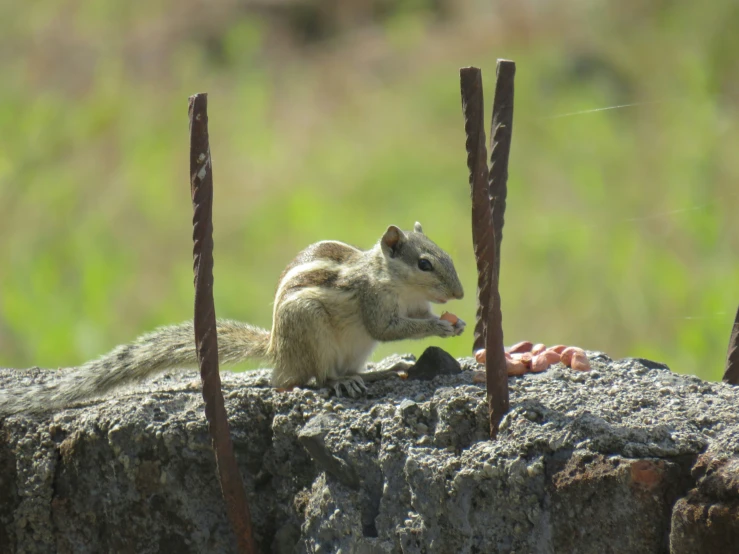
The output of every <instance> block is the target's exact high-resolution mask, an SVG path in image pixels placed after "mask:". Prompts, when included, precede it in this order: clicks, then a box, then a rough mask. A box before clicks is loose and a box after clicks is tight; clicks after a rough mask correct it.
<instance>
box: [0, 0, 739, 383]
mask: <svg viewBox="0 0 739 554" xmlns="http://www.w3.org/2000/svg"><path fill="white" fill-rule="evenodd" d="M98 4H99V6H98V8H96V9H92V8H91V9H89V10H84V11H83V12H80V13H78V14H77V17H78V18H79V19H78V20H77V22H78V25H79V26H78V28H77V30H76V32H78V33H79V34H80V36H87V35H88V34H92V35H94V36H95V37H96V38H97V40H98V41H102V42H101V44H103V43H104V44H105V45H106V46H105V48H101V49H100V51H99V52H98V53H97V55H98V58H97V59H96V62H95V63H93V64H91V66H85V71H84V72H83V73H84V74H85V75H86V78H87V80H86V81H85V85H84V86H82V87H81V89H80V90H77V89H76V88H75V87H74V86H72V87H71V88H70V87H66V86H55V85H49V84H45V85H43V84H39V79H40V80H41V81H43V79H41V78H40V77H39V70H38V67H37V65H38V63H39V62H38V56H35V57H34V55H33V53H32V52H31V50H30V46H28V45H25V46H24V49H28V50H23V54H26V55H25V56H24V55H21V56H20V57H18V58H17V59H15V61H14V62H13V63H12V64H11V63H10V62H8V64H7V68H6V69H7V74H6V77H7V78H6V79H4V80H3V82H2V84H0V128H2V129H4V132H3V134H2V137H0V146H1V147H0V233H2V236H3V242H2V246H1V247H0V366H29V365H41V366H49V367H57V366H68V365H74V364H77V363H80V362H82V361H84V360H85V359H88V358H91V357H94V356H97V355H99V354H101V353H103V352H105V351H106V350H108V349H110V348H111V347H113V346H114V345H116V344H119V343H122V342H127V341H129V340H131V339H133V338H134V337H135V336H136V335H138V334H140V333H142V332H145V331H147V330H149V329H151V328H153V327H154V326H157V325H160V324H167V323H172V322H177V321H181V320H185V319H187V318H189V317H191V312H192V268H191V240H190V236H191V227H190V225H191V205H190V198H189V183H188V175H187V169H188V168H187V111H186V110H187V96H188V95H189V94H192V93H194V92H198V91H208V92H209V93H210V106H209V112H210V134H211V147H212V151H213V159H214V180H215V187H216V192H215V195H216V196H215V207H214V210H215V215H214V221H215V244H216V251H215V260H216V261H215V264H216V265H215V296H216V307H217V312H218V315H219V317H230V318H237V319H243V320H247V321H250V322H252V323H255V324H260V325H263V326H267V327H268V326H269V325H270V319H271V300H272V294H273V292H274V287H275V280H276V278H277V276H278V275H279V274H280V272H281V270H282V268H283V267H284V265H285V264H286V263H287V262H288V261H289V260H290V259H291V257H292V256H293V255H294V254H295V253H297V251H298V250H300V249H301V248H303V247H304V246H306V245H307V244H309V243H311V242H314V241H317V240H322V239H327V238H332V239H338V240H343V241H346V242H349V243H352V244H355V245H357V246H360V247H363V248H369V247H370V246H371V245H372V244H373V243H374V242H375V241H376V240H377V239H378V238H379V236H380V234H381V233H382V231H383V230H384V228H385V227H386V226H387V225H388V224H390V223H395V224H398V225H401V226H402V227H405V228H410V227H411V226H412V224H413V222H414V221H416V220H420V221H421V222H422V223H423V225H424V229H425V230H426V232H427V233H428V234H429V235H430V236H431V237H432V238H433V239H434V240H436V241H437V242H438V243H439V244H440V245H441V246H442V247H443V248H445V249H447V250H448V251H449V252H450V253H451V254H452V256H453V257H454V259H455V260H456V263H457V267H458V270H459V273H460V276H461V278H462V281H463V284H464V286H465V289H466V293H467V294H466V297H465V299H464V301H462V302H460V303H456V305H455V304H450V305H449V306H448V309H449V310H451V311H453V312H455V313H457V314H458V315H459V316H460V317H462V318H464V319H465V320H467V321H468V323H472V322H473V320H474V307H475V298H474V297H475V274H474V267H473V266H474V260H473V257H472V252H471V244H470V223H469V209H470V208H469V195H468V185H467V173H466V167H465V152H464V135H463V122H462V116H461V107H460V99H459V83H458V68H459V67H460V66H463V65H478V66H481V67H482V68H483V75H484V78H485V87H486V91H487V98H486V101H487V105H488V106H490V105H491V104H492V93H493V90H494V87H493V84H494V81H493V79H494V68H495V64H494V60H495V58H496V57H509V58H512V59H515V60H516V62H517V66H518V73H517V77H516V113H515V127H514V131H513V137H514V142H513V151H512V156H511V165H510V179H509V197H508V211H507V214H506V227H505V233H504V234H505V240H504V242H503V252H502V254H503V261H502V275H501V279H502V283H501V287H502V291H501V292H502V299H503V310H504V326H505V335H506V341H507V342H508V343H511V342H515V341H518V340H523V339H528V340H533V341H541V342H546V343H569V344H578V345H580V346H583V347H585V348H589V349H595V350H603V351H605V352H607V353H608V354H610V355H611V356H612V357H621V356H644V357H650V358H653V359H657V360H660V361H664V362H666V363H668V364H669V365H670V367H671V368H673V369H674V370H675V371H679V372H683V373H694V374H697V375H700V376H702V377H704V378H708V379H718V378H720V375H721V373H722V369H723V363H724V357H725V352H726V341H727V339H728V335H729V331H730V328H731V324H732V321H733V315H734V311H735V308H736V305H737V302H738V301H739V292H738V291H737V283H739V264H738V263H737V262H736V258H737V254H736V253H737V252H738V251H739V248H738V247H739V240H738V238H737V237H739V233H738V231H739V224H738V223H737V218H736V215H735V214H736V213H737V209H738V208H739V199H738V198H737V196H738V194H739V193H737V189H736V182H737V180H738V179H739V159H737V158H736V156H735V151H736V147H737V145H738V144H739V131H738V130H737V128H736V125H735V121H736V118H737V111H738V107H739V80H738V79H739V78H738V77H737V75H739V71H737V69H739V68H738V67H737V62H736V58H735V56H729V55H727V52H729V51H732V49H733V51H734V52H735V51H736V48H737V47H739V38H736V37H735V36H734V35H732V34H731V32H730V29H735V28H737V25H738V24H739V11H738V10H737V8H736V7H734V4H733V3H731V2H728V1H726V2H715V3H714V4H712V9H711V10H706V9H704V7H701V6H694V5H692V4H689V3H687V2H684V3H675V4H671V5H670V6H667V5H665V6H662V7H661V8H652V9H651V10H647V9H645V8H639V7H638V6H639V5H638V4H637V3H633V2H631V3H629V2H627V3H625V4H623V5H622V6H621V7H620V8H611V9H608V10H603V11H602V13H598V12H596V11H588V12H583V13H580V12H578V11H577V10H578V9H579V8H577V7H576V6H577V4H572V5H569V4H568V5H567V6H566V9H558V10H557V11H556V12H553V13H543V14H537V15H532V14H528V16H527V17H528V18H529V19H527V20H526V22H525V24H522V23H521V21H520V20H516V24H512V25H510V26H506V25H503V24H498V26H497V27H496V28H497V29H499V30H500V32H497V33H494V32H490V28H492V27H493V25H494V24H495V20H493V19H490V18H480V19H479V20H476V19H475V18H472V19H464V20H461V21H456V22H454V23H448V24H446V25H442V24H439V23H433V22H431V21H430V20H429V19H428V18H427V17H425V16H424V15H423V13H416V12H413V11H409V12H404V13H402V14H401V15H399V16H398V18H396V19H393V20H391V21H390V22H388V23H387V24H386V27H385V28H380V29H377V30H376V31H377V33H376V34H375V35H373V36H371V37H369V38H367V37H362V36H360V35H357V36H356V37H354V38H352V37H348V38H344V39H343V40H341V41H337V43H336V45H335V48H334V49H331V48H326V49H324V50H322V51H319V52H304V53H302V54H301V55H296V56H295V57H293V58H288V59H283V60H281V61H280V64H279V65H278V64H277V63H275V64H273V65H270V64H269V63H267V62H265V61H264V57H263V52H262V49H263V45H264V43H265V42H264V41H266V40H267V39H266V38H265V33H264V32H263V28H262V26H261V24H260V22H259V21H258V20H254V19H248V18H240V19H235V20H234V21H233V22H232V23H231V26H230V27H229V28H228V29H227V30H226V31H225V34H224V37H225V38H224V39H223V43H222V49H221V54H220V57H219V60H218V61H217V62H214V60H213V59H212V58H211V57H210V56H209V54H208V53H207V51H206V50H204V49H203V48H202V47H200V46H199V45H198V43H197V42H195V41H194V40H188V39H187V38H184V39H182V40H181V42H178V43H177V44H176V47H175V48H173V54H172V57H171V59H169V60H168V64H167V71H166V74H163V75H161V76H157V75H148V74H147V76H145V77H141V76H137V75H135V74H132V73H131V70H130V68H128V67H126V66H125V64H123V63H122V62H121V50H120V48H119V44H120V43H123V42H125V40H124V39H125V37H126V33H127V25H130V24H131V23H130V21H129V20H128V19H127V18H126V17H122V16H121V14H120V13H119V12H118V10H117V9H115V6H117V5H118V3H116V2H107V3H106V2H101V3H97V4H96V5H98ZM632 4H633V5H632ZM43 6H46V8H45V9H48V10H50V11H49V12H48V13H51V11H53V9H54V8H53V4H52V3H47V4H44V5H43ZM105 6H107V7H105ZM104 7H105V9H103V8H104ZM19 9H20V8H19ZM43 9H44V8H42V7H39V8H37V11H38V12H39V13H47V12H43ZM638 10H641V11H638ZM126 13H127V12H126ZM37 15H38V14H37ZM129 15H130V14H129ZM504 15H505V14H504ZM68 17H74V14H73V15H68ZM580 18H585V19H587V21H588V25H587V26H583V25H580V24H579V21H580ZM52 19H53V18H50V17H47V18H46V19H44V21H47V23H45V24H49V23H48V21H51V20H52ZM29 21H30V19H29ZM732 22H733V24H732ZM504 23H505V21H504ZM2 25H5V26H8V25H10V22H5V23H2ZM34 25H40V23H35V24H34ZM732 25H733V26H732ZM31 27H33V26H31ZM31 27H29V28H31ZM106 33H107V34H109V35H110V38H109V39H107V38H106ZM23 36H24V35H22V33H21V35H20V38H18V37H17V36H15V35H14V38H13V40H17V41H18V43H19V44H25V43H24V42H23V40H22V39H23ZM7 40H10V39H7ZM732 58H733V59H732ZM358 59H359V60H362V63H359V62H357V61H356V60H358ZM73 66H74V63H70V67H73ZM41 74H42V76H45V75H46V74H45V73H44V72H42V73H41ZM77 84H78V83H77ZM70 90H74V91H73V92H70ZM630 103H638V104H639V105H636V106H632V107H628V108H622V109H614V110H610V111H600V112H592V113H583V114H579V115H570V116H563V117H557V116H561V115H562V114H568V113H572V112H579V111H582V110H589V109H593V108H602V107H608V106H614V105H620V104H630ZM486 116H489V114H486ZM470 343H471V333H469V334H467V335H465V336H463V337H460V338H455V339H447V340H441V339H433V340H427V341H420V342H405V343H400V344H388V345H383V346H382V347H381V348H380V349H378V352H377V354H376V355H375V358H379V357H382V356H384V355H386V354H388V353H390V352H393V351H411V352H414V353H416V354H420V352H422V350H423V348H425V346H427V345H429V344H437V345H439V346H443V347H444V348H446V349H447V350H449V351H450V352H452V353H453V354H455V355H466V354H468V353H469V347H470Z"/></svg>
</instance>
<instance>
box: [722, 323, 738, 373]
mask: <svg viewBox="0 0 739 554" xmlns="http://www.w3.org/2000/svg"><path fill="white" fill-rule="evenodd" d="M724 382H726V383H730V384H732V385H739V309H737V311H736V317H734V327H732V329H731V336H730V337H729V349H728V352H727V353H726V369H725V370H724Z"/></svg>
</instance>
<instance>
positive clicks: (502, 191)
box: [488, 60, 516, 280]
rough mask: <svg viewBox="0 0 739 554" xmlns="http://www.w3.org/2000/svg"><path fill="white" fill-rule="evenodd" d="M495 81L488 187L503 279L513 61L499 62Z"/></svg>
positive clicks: (497, 274) (514, 69)
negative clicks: (501, 255)
mask: <svg viewBox="0 0 739 554" xmlns="http://www.w3.org/2000/svg"><path fill="white" fill-rule="evenodd" d="M496 75H497V78H496V80H495V99H494V100H493V115H492V119H491V123H490V175H489V177H488V185H489V191H490V205H491V207H492V206H495V209H494V210H493V232H494V233H495V253H496V257H495V277H496V278H497V279H498V280H500V245H501V242H502V241H503V224H504V223H505V220H504V216H505V207H506V197H507V196H508V158H509V156H510V152H511V137H512V132H513V78H514V77H515V75H516V64H515V63H514V62H512V61H511V60H498V66H497V68H496Z"/></svg>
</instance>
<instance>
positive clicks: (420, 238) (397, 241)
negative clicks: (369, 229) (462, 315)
mask: <svg viewBox="0 0 739 554" xmlns="http://www.w3.org/2000/svg"><path fill="white" fill-rule="evenodd" d="M380 247H381V249H382V253H383V255H384V257H385V260H386V262H387V267H388V269H389V271H390V273H391V274H392V275H393V277H394V278H395V279H396V280H397V281H398V282H401V283H403V284H405V285H407V286H409V287H412V288H415V289H417V290H419V291H421V292H422V293H423V294H424V296H425V297H426V298H427V300H428V301H430V302H436V303H440V304H443V303H444V302H446V301H447V300H449V299H451V298H457V299H459V298H462V297H463V296H464V291H463V290H462V283H460V282H459V277H458V276H457V270H456V269H454V262H452V258H451V257H450V256H449V254H447V253H446V252H444V251H443V250H442V249H441V248H439V247H438V246H437V245H436V244H435V243H434V242H433V241H432V240H431V239H429V238H428V237H427V236H426V235H424V234H423V228H422V227H421V224H420V223H418V222H416V224H415V226H414V227H413V231H407V232H403V231H401V230H400V229H399V228H398V227H396V226H395V225H391V226H390V227H388V228H387V231H385V234H384V235H383V236H382V238H381V239H380Z"/></svg>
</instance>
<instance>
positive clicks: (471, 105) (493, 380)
mask: <svg viewBox="0 0 739 554" xmlns="http://www.w3.org/2000/svg"><path fill="white" fill-rule="evenodd" d="M460 87H461V91H462V111H463V113H464V118H465V126H464V127H465V134H466V136H467V140H466V143H465V146H466V149H467V167H468V169H469V172H470V177H469V182H470V193H471V196H472V242H473V246H474V251H475V259H476V262H477V301H478V304H477V318H476V323H475V338H474V347H473V348H474V350H477V349H479V348H485V349H486V350H487V360H486V362H485V374H486V381H487V399H488V414H489V417H490V438H492V439H494V438H495V437H496V436H497V434H498V429H499V427H500V422H501V420H502V419H503V416H504V415H505V414H506V413H507V412H508V408H509V396H508V373H507V370H506V363H505V352H504V347H503V325H502V314H501V310H500V294H499V292H498V279H497V275H496V271H495V268H496V259H497V255H496V240H495V239H496V237H495V232H494V229H493V218H492V212H493V209H494V208H493V206H491V202H490V193H489V190H488V178H489V173H488V167H487V149H486V148H485V129H484V117H483V91H482V75H481V73H480V70H479V69H478V68H476V67H466V68H462V69H461V70H460Z"/></svg>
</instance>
